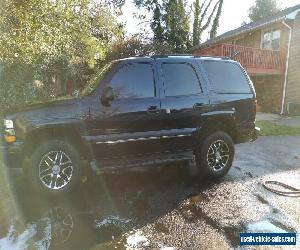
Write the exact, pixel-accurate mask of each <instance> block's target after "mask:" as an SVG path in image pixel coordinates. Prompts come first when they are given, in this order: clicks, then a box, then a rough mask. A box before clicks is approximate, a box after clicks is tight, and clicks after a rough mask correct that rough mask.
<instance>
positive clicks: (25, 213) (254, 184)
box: [0, 136, 300, 250]
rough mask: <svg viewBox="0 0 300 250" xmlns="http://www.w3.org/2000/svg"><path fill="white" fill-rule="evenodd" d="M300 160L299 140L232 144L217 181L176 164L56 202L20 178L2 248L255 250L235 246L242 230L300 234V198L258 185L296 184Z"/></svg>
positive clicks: (0, 234)
mask: <svg viewBox="0 0 300 250" xmlns="http://www.w3.org/2000/svg"><path fill="white" fill-rule="evenodd" d="M299 156H300V136H277V137H261V138H259V139H258V140H257V141H256V142H254V143H247V144H241V145H237V146H236V157H235V161H234V164H233V167H232V169H231V170H230V172H229V174H228V175H227V176H226V177H225V178H223V179H222V180H219V181H217V182H211V181H204V180H201V175H200V176H199V175H198V174H196V173H195V169H194V168H193V166H192V164H188V163H178V164H174V163H173V164H170V165H165V166H160V167H159V168H157V167H156V168H151V169H148V170H147V171H139V172H126V173H116V174H105V175H101V176H98V177H96V178H93V179H92V180H89V181H88V182H85V183H83V184H82V187H81V188H80V190H79V191H78V192H76V193H74V194H72V195H68V196H64V197H59V198H53V197H52V198H51V197H44V196H40V195H38V194H37V193H36V192H34V190H31V189H30V188H29V187H28V186H27V185H26V183H24V182H23V181H22V180H21V179H20V178H17V180H15V181H14V183H9V184H11V185H10V192H9V194H7V197H5V198H4V197H2V202H1V203H2V204H1V207H0V216H2V218H0V222H1V223H0V249H164V250H171V249H254V248H245V247H244V248H242V247H240V246H239V238H238V237H239V233H241V232H300V198H291V197H284V196H278V195H276V194H273V193H270V192H269V191H267V190H265V189H264V188H263V187H262V185H261V184H262V181H264V180H279V181H284V182H286V183H288V184H290V185H293V186H295V187H299V186H300V169H299V166H300V160H299ZM0 193H1V192H0ZM8 196H9V198H8ZM4 201H5V202H4ZM4 211H5V213H4ZM4 214H5V218H3V216H4ZM297 244H298V245H297V246H296V247H287V248H286V249H299V248H300V243H299V236H298V243H297ZM297 247H298V248H297ZM259 249H281V248H280V247H277V248H276V247H275V248H274V247H270V248H267V247H265V248H263V247H259ZM282 249H284V247H283V248H282Z"/></svg>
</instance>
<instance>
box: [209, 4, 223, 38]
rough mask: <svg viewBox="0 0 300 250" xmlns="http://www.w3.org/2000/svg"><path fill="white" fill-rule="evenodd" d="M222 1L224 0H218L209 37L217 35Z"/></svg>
mask: <svg viewBox="0 0 300 250" xmlns="http://www.w3.org/2000/svg"><path fill="white" fill-rule="evenodd" d="M223 2H224V0H220V1H219V7H218V10H217V14H216V16H215V18H214V21H213V24H212V28H211V31H210V39H212V38H214V37H216V36H217V31H218V28H219V20H220V16H221V13H222V7H223Z"/></svg>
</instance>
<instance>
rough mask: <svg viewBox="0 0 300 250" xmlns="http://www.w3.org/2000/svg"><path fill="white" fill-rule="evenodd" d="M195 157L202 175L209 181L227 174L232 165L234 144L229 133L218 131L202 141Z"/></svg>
mask: <svg viewBox="0 0 300 250" xmlns="http://www.w3.org/2000/svg"><path fill="white" fill-rule="evenodd" d="M195 156H196V164H197V167H198V168H199V170H200V172H201V174H203V175H204V177H206V178H208V179H217V178H220V177H223V176H224V175H225V174H227V172H228V171H229V169H230V167H231V165H232V162H233V158H234V143H233V141H232V139H231V137H230V136H229V135H228V134H227V133H225V132H223V131H216V132H214V133H212V134H210V135H208V136H206V137H205V138H204V139H203V140H202V143H201V144H200V145H199V147H198V148H197V149H196V152H195Z"/></svg>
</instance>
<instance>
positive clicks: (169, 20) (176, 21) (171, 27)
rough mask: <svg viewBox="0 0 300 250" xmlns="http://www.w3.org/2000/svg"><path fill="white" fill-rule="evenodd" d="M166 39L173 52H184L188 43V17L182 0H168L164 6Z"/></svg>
mask: <svg viewBox="0 0 300 250" xmlns="http://www.w3.org/2000/svg"><path fill="white" fill-rule="evenodd" d="M165 12H166V13H165V15H164V21H165V26H166V35H165V37H166V41H167V43H168V44H169V45H170V46H171V48H172V51H173V52H174V53H182V52H186V51H187V49H188V47H189V44H190V41H189V40H190V38H189V19H188V16H187V14H186V10H185V6H184V3H183V0H169V1H168V2H167V3H166V6H165Z"/></svg>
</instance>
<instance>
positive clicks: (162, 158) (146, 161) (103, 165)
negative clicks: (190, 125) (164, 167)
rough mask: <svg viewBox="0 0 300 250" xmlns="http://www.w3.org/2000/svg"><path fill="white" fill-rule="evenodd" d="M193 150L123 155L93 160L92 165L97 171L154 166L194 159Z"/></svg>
mask: <svg viewBox="0 0 300 250" xmlns="http://www.w3.org/2000/svg"><path fill="white" fill-rule="evenodd" d="M193 159H194V154H193V151H191V150H189V151H177V152H172V153H171V152H165V153H157V154H151V155H139V156H134V157H126V158H125V157H122V158H118V159H101V160H98V161H96V160H92V161H91V162H90V166H91V168H92V170H93V171H95V172H96V173H103V172H111V171H120V170H122V169H124V170H125V169H130V168H137V169H138V168H142V167H146V166H152V165H156V164H162V163H168V162H176V161H185V160H193Z"/></svg>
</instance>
